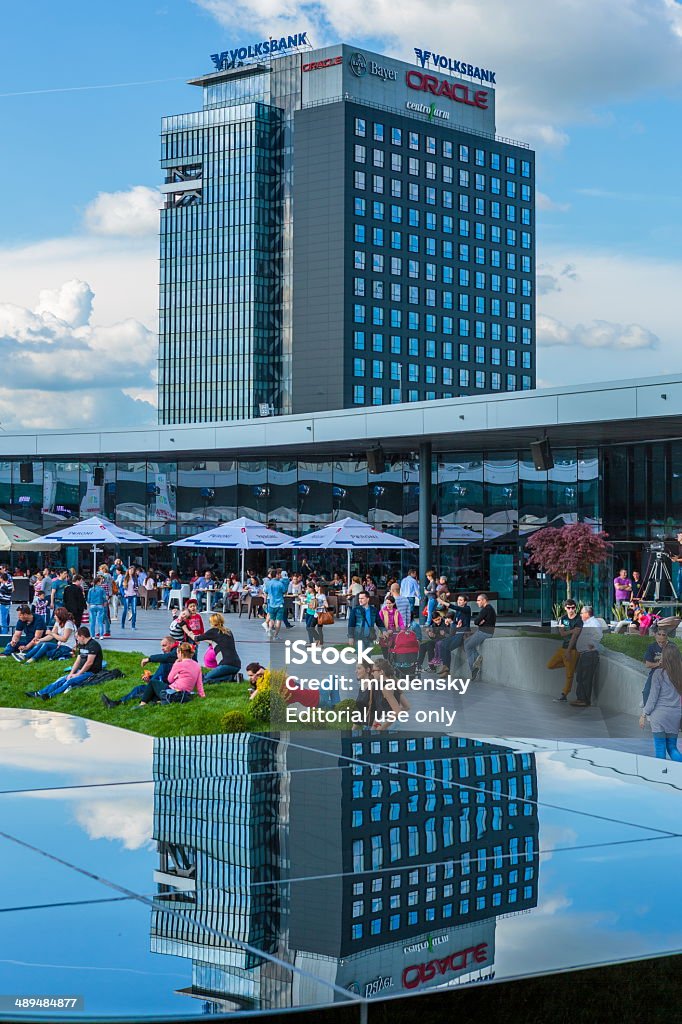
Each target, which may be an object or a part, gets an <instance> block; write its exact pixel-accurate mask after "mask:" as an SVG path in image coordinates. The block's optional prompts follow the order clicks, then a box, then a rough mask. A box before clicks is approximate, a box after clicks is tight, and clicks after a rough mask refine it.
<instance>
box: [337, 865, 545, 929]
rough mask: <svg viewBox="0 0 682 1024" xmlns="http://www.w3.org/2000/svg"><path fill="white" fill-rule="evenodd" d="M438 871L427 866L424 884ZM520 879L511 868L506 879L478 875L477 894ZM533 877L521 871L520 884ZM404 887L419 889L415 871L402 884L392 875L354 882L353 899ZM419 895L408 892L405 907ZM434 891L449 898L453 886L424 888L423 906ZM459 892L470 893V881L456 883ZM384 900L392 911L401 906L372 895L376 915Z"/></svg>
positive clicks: (395, 898)
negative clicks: (521, 880) (521, 881)
mask: <svg viewBox="0 0 682 1024" xmlns="http://www.w3.org/2000/svg"><path fill="white" fill-rule="evenodd" d="M469 865H470V861H469ZM437 868H438V865H436V864H428V865H427V867H426V878H425V881H426V882H435V881H436V880H437ZM444 868H449V869H450V871H449V873H448V874H447V875H444V878H453V877H454V872H453V871H452V864H446V865H444ZM519 877H520V875H519V870H518V868H512V869H511V870H509V871H507V872H506V877H505V876H504V875H503V874H502V873H501V872H495V873H494V874H493V875H492V878H490V876H489V875H488V874H481V875H479V876H478V877H477V879H476V892H482V891H484V890H485V889H487V888H488V887H489V886H491V885H492V888H493V889H499V888H501V887H502V886H503V885H518V883H519ZM534 877H535V868H534V867H532V866H531V867H526V868H524V869H523V881H524V882H531V881H532V880H533V878H534ZM384 881H385V882H386V883H387V884H386V886H385V887H384ZM389 882H390V884H389ZM405 883H407V885H409V886H417V885H420V880H419V871H414V870H413V871H410V872H409V874H408V875H407V876H403V878H402V880H401V876H400V875H391V876H390V880H389V878H388V877H386V876H384V875H378V876H377V877H375V878H372V880H371V882H370V881H368V882H353V896H364V895H365V894H367V895H368V896H369V895H370V893H383V892H384V889H389V888H391V889H404V888H405ZM422 891H423V890H422V889H414V890H412V892H408V894H407V899H406V902H407V905H408V906H414V904H415V903H417V902H418V901H419V898H420V897H421V893H422ZM437 891H440V893H441V895H442V896H444V897H446V898H447V897H449V896H452V895H454V891H455V887H454V885H453V884H452V882H447V883H445V884H441V885H440V886H438V887H436V886H435V885H433V886H427V888H426V890H425V896H426V902H427V903H432V902H433V900H434V899H435V898H436V892H437ZM459 892H460V895H468V894H469V893H470V892H471V880H470V879H468V878H465V879H462V880H461V881H460V883H459ZM384 899H385V900H386V903H388V905H389V906H390V907H391V908H396V907H399V906H400V905H401V904H400V894H395V893H390V894H386V896H380V897H376V896H374V895H373V896H372V900H371V908H372V910H373V911H374V912H375V913H376V911H377V910H381V909H382V906H381V903H382V902H383V900H384ZM358 902H360V903H363V902H364V901H363V900H360V901H358ZM367 902H369V901H367ZM355 906H356V904H355V903H354V904H353V907H354V908H355ZM353 916H354V917H357V916H359V915H358V914H356V913H355V911H354V912H353Z"/></svg>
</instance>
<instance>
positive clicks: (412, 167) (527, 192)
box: [353, 144, 532, 203]
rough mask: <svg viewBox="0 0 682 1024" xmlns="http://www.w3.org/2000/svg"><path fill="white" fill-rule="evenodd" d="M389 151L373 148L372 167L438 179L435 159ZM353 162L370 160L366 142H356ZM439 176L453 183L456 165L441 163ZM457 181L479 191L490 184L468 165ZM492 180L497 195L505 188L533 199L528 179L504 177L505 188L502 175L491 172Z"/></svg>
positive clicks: (512, 196) (510, 194)
mask: <svg viewBox="0 0 682 1024" xmlns="http://www.w3.org/2000/svg"><path fill="white" fill-rule="evenodd" d="M388 155H390V160H389V161H387V159H386V157H387V154H386V153H385V152H384V150H383V149H373V150H372V152H371V160H370V161H369V162H371V164H372V166H373V167H379V168H384V167H386V168H388V167H390V169H391V171H393V172H394V173H396V174H402V173H403V170H404V169H406V170H407V173H408V174H409V175H411V176H412V177H413V178H421V177H424V178H426V179H427V180H428V181H436V180H437V178H438V164H436V162H435V160H424V162H423V164H422V161H421V160H419V158H418V157H415V156H411V157H408V159H407V160H406V161H403V158H402V155H401V154H400V153H391V154H388ZM353 162H354V163H356V164H366V163H368V153H367V148H366V146H361V145H357V144H356V145H355V146H354V148H353ZM440 177H441V181H443V182H445V184H449V185H451V184H453V182H454V181H455V172H454V168H452V167H451V166H450V164H441V165H440ZM457 181H458V183H459V186H460V188H470V187H471V183H472V181H473V184H474V188H475V189H476V191H478V192H485V191H486V188H487V184H486V182H487V181H488V179H487V178H486V175H485V174H479V173H478V172H474V174H473V175H472V174H471V172H470V171H469V170H468V169H467V168H460V170H459V171H458V172H457ZM489 181H490V191H491V192H492V193H493V194H494V195H502V194H503V191H504V195H506V196H507V197H508V198H510V199H516V198H517V197H519V198H520V199H521V200H522V201H523V202H524V203H529V202H530V201H531V195H532V192H531V187H530V185H526V184H525V183H521V185H518V184H517V182H516V181H514V180H513V179H509V180H507V181H505V183H504V190H503V189H502V179H501V178H498V177H497V176H496V175H493V174H491V175H490V178H489Z"/></svg>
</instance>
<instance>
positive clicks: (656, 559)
mask: <svg viewBox="0 0 682 1024" xmlns="http://www.w3.org/2000/svg"><path fill="white" fill-rule="evenodd" d="M663 584H666V585H667V587H668V588H669V590H670V594H671V595H672V597H673V598H674V599H675V601H677V600H678V596H677V591H676V590H675V585H674V584H673V581H672V576H671V574H670V554H669V553H668V551H667V549H666V544H665V541H664V540H652V541H650V542H649V561H648V562H647V567H646V572H645V574H644V580H643V581H642V589H641V591H640V595H639V597H640V600H642V601H650V600H651V599H652V594H651V593H650V592H651V591H653V600H654V601H660V600H661V587H662V586H663ZM665 596H666V597H667V596H668V595H667V594H666V595H665Z"/></svg>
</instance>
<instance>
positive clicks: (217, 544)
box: [170, 516, 294, 586]
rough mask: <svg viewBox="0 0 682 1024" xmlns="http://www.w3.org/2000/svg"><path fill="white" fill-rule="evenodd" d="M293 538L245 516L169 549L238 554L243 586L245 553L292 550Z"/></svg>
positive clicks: (198, 534)
mask: <svg viewBox="0 0 682 1024" xmlns="http://www.w3.org/2000/svg"><path fill="white" fill-rule="evenodd" d="M293 543H294V538H293V537H290V536H289V534H288V533H280V532H279V530H271V529H270V528H269V527H268V526H266V525H265V523H259V522H257V521H256V520H255V519H249V518H248V516H240V518H239V519H231V520H230V522H228V523H221V524H220V526H215V527H213V529H211V530H204V531H203V532H202V533H195V534H194V535H193V536H192V537H183V538H182V540H176V541H173V543H172V544H171V545H170V547H172V548H232V549H234V550H241V553H242V557H241V566H242V571H241V577H242V586H243V585H244V552H245V551H268V550H271V549H273V548H287V547H292V546H293Z"/></svg>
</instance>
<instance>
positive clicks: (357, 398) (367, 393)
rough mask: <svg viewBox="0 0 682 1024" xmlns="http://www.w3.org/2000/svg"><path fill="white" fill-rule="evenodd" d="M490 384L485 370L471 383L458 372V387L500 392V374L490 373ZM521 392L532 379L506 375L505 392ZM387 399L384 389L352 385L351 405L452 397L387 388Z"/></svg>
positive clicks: (467, 374)
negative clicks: (488, 389) (519, 390)
mask: <svg viewBox="0 0 682 1024" xmlns="http://www.w3.org/2000/svg"><path fill="white" fill-rule="evenodd" d="M489 376H490V384H489V385H488V383H487V381H488V373H487V372H486V371H485V370H476V372H475V375H474V378H473V382H472V375H471V373H470V371H469V370H460V371H459V387H460V388H470V387H476V388H480V389H485V388H487V387H490V389H491V390H492V391H501V390H502V374H501V373H499V372H497V371H495V370H492V371H491V372H490V375H489ZM519 387H520V389H521V390H522V391H530V390H532V387H533V383H532V378H531V377H530V376H527V375H526V374H523V375H522V376H521V377H517V376H516V374H513V373H508V374H506V376H505V387H504V390H505V391H516V390H518V388H519ZM386 391H387V398H385V397H384V393H385V392H384V388H383V387H379V386H372V387H366V386H365V385H364V384H354V385H353V405H367V404H371V405H384V404H386V402H389V403H390V404H391V405H399V404H400V403H401V402H422V401H425V402H433V401H435V400H436V398H454V395H453V394H452V393H450V392H440V393H439V394H436V392H435V391H424V392H423V393H422V394H420V393H419V391H417V390H416V389H412V388H411V389H408V390H407V392H404V391H403V389H402V388H388V389H386Z"/></svg>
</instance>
